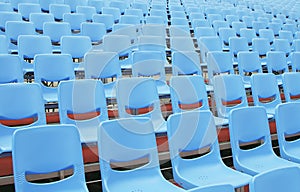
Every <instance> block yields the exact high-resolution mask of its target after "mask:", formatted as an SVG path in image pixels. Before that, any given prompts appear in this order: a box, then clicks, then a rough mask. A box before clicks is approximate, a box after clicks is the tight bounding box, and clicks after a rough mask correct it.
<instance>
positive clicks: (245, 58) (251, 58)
mask: <svg viewBox="0 0 300 192" xmlns="http://www.w3.org/2000/svg"><path fill="white" fill-rule="evenodd" d="M237 62H238V70H239V75H240V76H242V77H243V81H244V83H246V84H250V77H251V75H253V74H256V73H262V72H263V71H262V66H261V63H260V60H259V55H258V53H257V52H250V51H241V52H239V53H238V55H237Z"/></svg>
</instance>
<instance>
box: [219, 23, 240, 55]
mask: <svg viewBox="0 0 300 192" xmlns="http://www.w3.org/2000/svg"><path fill="white" fill-rule="evenodd" d="M219 37H220V39H221V40H222V42H223V50H226V49H229V38H232V37H236V32H235V30H234V29H232V28H229V27H226V28H223V27H221V28H219ZM229 51H230V49H229Z"/></svg>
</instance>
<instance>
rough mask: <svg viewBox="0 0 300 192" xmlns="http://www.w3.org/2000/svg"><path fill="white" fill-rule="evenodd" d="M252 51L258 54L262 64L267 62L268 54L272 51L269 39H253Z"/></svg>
mask: <svg viewBox="0 0 300 192" xmlns="http://www.w3.org/2000/svg"><path fill="white" fill-rule="evenodd" d="M252 50H253V51H256V52H258V54H259V57H260V58H261V62H265V60H266V56H267V52H269V51H271V45H270V43H269V41H268V39H265V38H254V39H252Z"/></svg>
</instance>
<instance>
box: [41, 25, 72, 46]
mask: <svg viewBox="0 0 300 192" xmlns="http://www.w3.org/2000/svg"><path fill="white" fill-rule="evenodd" d="M43 34H44V35H47V36H49V37H50V38H51V41H52V43H59V42H60V39H61V37H62V36H66V35H71V34H72V31H71V25H70V23H67V22H45V23H44V25H43ZM60 43H61V42H60Z"/></svg>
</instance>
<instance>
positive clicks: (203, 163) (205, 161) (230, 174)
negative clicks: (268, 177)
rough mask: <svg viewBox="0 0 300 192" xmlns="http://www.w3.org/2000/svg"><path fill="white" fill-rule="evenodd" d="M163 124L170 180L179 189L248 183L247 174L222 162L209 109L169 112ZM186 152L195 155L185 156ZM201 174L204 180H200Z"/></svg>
mask: <svg viewBox="0 0 300 192" xmlns="http://www.w3.org/2000/svg"><path fill="white" fill-rule="evenodd" d="M199 122H201V123H199ZM167 124H168V141H169V142H168V143H169V148H170V157H171V162H172V169H173V175H174V180H175V181H176V182H177V183H180V184H181V186H183V188H185V189H191V188H194V187H196V186H208V185H212V184H230V185H232V186H233V187H234V188H240V187H243V186H244V185H247V184H248V183H249V182H250V180H251V176H249V175H246V174H244V173H240V172H238V171H235V170H233V169H231V168H229V167H227V166H226V165H225V164H224V163H223V161H222V159H221V156H220V150H219V144H218V138H217V137H218V136H217V132H216V126H215V124H214V121H213V116H212V114H211V112H209V111H191V112H185V113H178V114H173V115H171V116H170V117H169V118H168V121H167ZM201 150H202V151H201ZM204 151H205V152H204ZM189 153H190V155H192V154H194V155H195V156H196V155H197V156H196V157H188V155H189ZM199 154H200V155H199ZM203 177H204V178H205V179H201V178H203ZM199 178H200V179H199Z"/></svg>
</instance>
